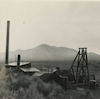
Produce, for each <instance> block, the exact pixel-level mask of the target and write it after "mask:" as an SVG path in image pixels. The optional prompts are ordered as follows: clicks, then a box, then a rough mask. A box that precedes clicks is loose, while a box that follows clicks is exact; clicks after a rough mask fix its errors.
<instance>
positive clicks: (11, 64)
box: [6, 62, 30, 66]
mask: <svg viewBox="0 0 100 99" xmlns="http://www.w3.org/2000/svg"><path fill="white" fill-rule="evenodd" d="M27 64H30V62H20V66H23V65H27ZM6 66H17V62H12V63H9V64H6Z"/></svg>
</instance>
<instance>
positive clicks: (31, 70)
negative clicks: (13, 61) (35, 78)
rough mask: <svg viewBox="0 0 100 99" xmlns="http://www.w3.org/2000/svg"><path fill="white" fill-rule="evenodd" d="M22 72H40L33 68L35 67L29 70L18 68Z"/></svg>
mask: <svg viewBox="0 0 100 99" xmlns="http://www.w3.org/2000/svg"><path fill="white" fill-rule="evenodd" d="M20 69H21V70H22V71H24V72H39V71H40V70H39V69H37V68H35V67H31V68H20Z"/></svg>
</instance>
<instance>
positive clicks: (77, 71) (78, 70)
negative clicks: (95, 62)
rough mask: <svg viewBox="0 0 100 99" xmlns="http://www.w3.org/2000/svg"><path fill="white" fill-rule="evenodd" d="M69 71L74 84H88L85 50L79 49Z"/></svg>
mask: <svg viewBox="0 0 100 99" xmlns="http://www.w3.org/2000/svg"><path fill="white" fill-rule="evenodd" d="M70 70H71V73H72V74H73V76H74V81H75V83H76V84H82V85H88V84H89V69H88V58H87V48H79V51H78V53H77V55H76V57H75V59H74V61H73V63H72V66H71V68H70Z"/></svg>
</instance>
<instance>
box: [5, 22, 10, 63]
mask: <svg viewBox="0 0 100 99" xmlns="http://www.w3.org/2000/svg"><path fill="white" fill-rule="evenodd" d="M9 28H10V21H7V36H6V56H5V64H8V63H9Z"/></svg>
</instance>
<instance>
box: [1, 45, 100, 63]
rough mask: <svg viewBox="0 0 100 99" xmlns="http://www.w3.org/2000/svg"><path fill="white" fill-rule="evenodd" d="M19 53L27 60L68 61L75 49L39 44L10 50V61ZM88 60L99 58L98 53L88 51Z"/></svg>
mask: <svg viewBox="0 0 100 99" xmlns="http://www.w3.org/2000/svg"><path fill="white" fill-rule="evenodd" d="M18 54H21V56H22V60H25V61H26V60H27V61H68V60H73V59H74V57H75V56H76V54H77V51H76V50H74V49H72V48H66V47H56V46H49V45H47V44H41V45H39V46H37V47H35V48H32V49H28V50H17V51H14V52H10V55H9V58H10V61H15V60H16V59H17V57H16V56H17V55H18ZM4 56H5V54H4V53H0V61H4ZM88 59H89V60H100V55H98V54H95V53H88Z"/></svg>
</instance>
